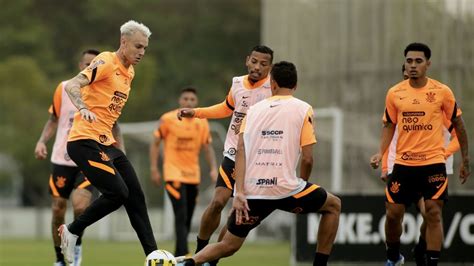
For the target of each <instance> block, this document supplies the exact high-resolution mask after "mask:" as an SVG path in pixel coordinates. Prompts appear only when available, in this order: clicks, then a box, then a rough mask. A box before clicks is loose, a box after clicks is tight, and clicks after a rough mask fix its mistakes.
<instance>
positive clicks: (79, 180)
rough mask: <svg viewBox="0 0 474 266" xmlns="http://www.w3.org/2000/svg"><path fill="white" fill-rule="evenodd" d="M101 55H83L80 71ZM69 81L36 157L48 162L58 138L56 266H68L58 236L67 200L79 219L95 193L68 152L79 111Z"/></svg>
mask: <svg viewBox="0 0 474 266" xmlns="http://www.w3.org/2000/svg"><path fill="white" fill-rule="evenodd" d="M98 54H99V51H97V50H94V49H89V50H85V51H84V52H82V55H81V58H80V60H79V63H78V67H79V70H80V71H82V70H84V69H85V68H86V67H87V66H89V64H90V63H91V61H92V59H94V57H96V56H97V55H98ZM66 82H67V81H62V82H61V83H59V85H58V86H57V88H56V90H55V92H54V96H53V104H52V105H51V107H50V108H49V113H50V116H49V119H48V120H47V121H46V123H45V125H44V127H43V131H42V133H41V136H40V138H39V140H38V142H37V143H36V147H35V157H36V158H37V159H39V160H44V159H46V158H47V156H48V148H47V146H46V145H47V144H48V141H49V140H50V139H51V138H52V137H53V136H54V135H55V134H56V139H55V141H54V144H53V151H52V155H51V164H52V171H51V176H50V178H49V193H50V194H51V199H52V203H51V209H52V219H51V228H52V233H53V244H54V251H55V253H56V262H55V263H54V265H56V266H62V265H64V266H65V265H66V263H65V261H64V256H63V254H62V253H61V248H60V247H59V246H60V242H61V239H60V238H59V236H58V233H57V232H58V228H59V226H60V225H61V224H63V223H64V217H65V215H66V209H67V200H68V199H69V197H70V196H71V193H72V191H73V189H74V190H75V191H74V193H72V197H71V202H72V207H73V209H74V217H77V216H79V215H80V214H81V213H82V212H83V211H84V209H85V208H86V207H87V206H89V204H90V201H91V198H92V193H91V191H92V189H93V187H92V186H91V184H90V182H89V181H87V179H86V178H85V176H84V175H83V174H82V172H81V171H80V170H79V168H77V165H76V164H75V163H74V162H73V161H72V160H71V158H69V155H68V154H67V151H66V144H67V136H68V132H69V130H70V129H71V126H72V119H73V118H74V113H75V112H76V111H77V109H76V107H75V106H74V105H73V104H72V103H71V100H69V97H68V96H67V94H66V93H65V92H64V85H65V84H66ZM81 243H82V234H81V235H79V238H78V239H77V245H76V247H75V249H74V256H75V258H76V259H75V260H74V262H75V264H74V265H75V266H76V265H77V266H78V265H81V260H82V246H81Z"/></svg>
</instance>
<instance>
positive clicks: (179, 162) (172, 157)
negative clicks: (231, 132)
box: [154, 110, 212, 184]
mask: <svg viewBox="0 0 474 266" xmlns="http://www.w3.org/2000/svg"><path fill="white" fill-rule="evenodd" d="M177 114H178V110H173V111H170V112H168V113H165V114H164V115H163V116H161V118H160V124H159V126H158V128H157V129H156V130H155V132H154V135H155V137H157V138H161V139H162V140H164V142H165V148H164V164H163V175H164V179H165V181H179V182H181V183H185V184H199V183H200V181H201V173H200V168H199V151H200V150H201V147H202V145H203V144H208V143H211V141H212V139H211V134H210V130H209V123H208V122H207V120H206V119H195V118H183V119H182V120H181V121H180V120H178V118H177Z"/></svg>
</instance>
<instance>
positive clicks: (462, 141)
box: [452, 116, 471, 184]
mask: <svg viewBox="0 0 474 266" xmlns="http://www.w3.org/2000/svg"><path fill="white" fill-rule="evenodd" d="M452 121H453V125H454V129H455V130H456V136H457V138H458V141H459V145H460V146H461V156H462V159H461V169H460V172H459V178H460V180H461V184H464V183H466V181H467V179H468V178H469V175H470V174H471V166H470V165H469V145H468V141H467V131H466V126H465V124H464V120H463V119H462V117H461V116H457V117H455V118H454V119H453V120H452Z"/></svg>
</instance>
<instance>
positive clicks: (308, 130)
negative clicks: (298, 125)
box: [300, 107, 316, 147]
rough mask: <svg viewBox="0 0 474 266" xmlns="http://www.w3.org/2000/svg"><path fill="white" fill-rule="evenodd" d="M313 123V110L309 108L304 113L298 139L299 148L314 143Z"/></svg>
mask: <svg viewBox="0 0 474 266" xmlns="http://www.w3.org/2000/svg"><path fill="white" fill-rule="evenodd" d="M313 122H314V119H313V108H311V107H310V108H309V110H308V112H307V113H306V117H305V119H304V122H303V128H302V130H301V137H300V146H301V147H303V146H306V145H310V144H314V143H316V136H315V134H314V127H313Z"/></svg>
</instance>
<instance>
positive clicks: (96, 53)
mask: <svg viewBox="0 0 474 266" xmlns="http://www.w3.org/2000/svg"><path fill="white" fill-rule="evenodd" d="M85 54H93V55H96V56H97V55H99V54H100V52H99V50H96V49H87V50H84V51H83V52H82V55H85Z"/></svg>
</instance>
